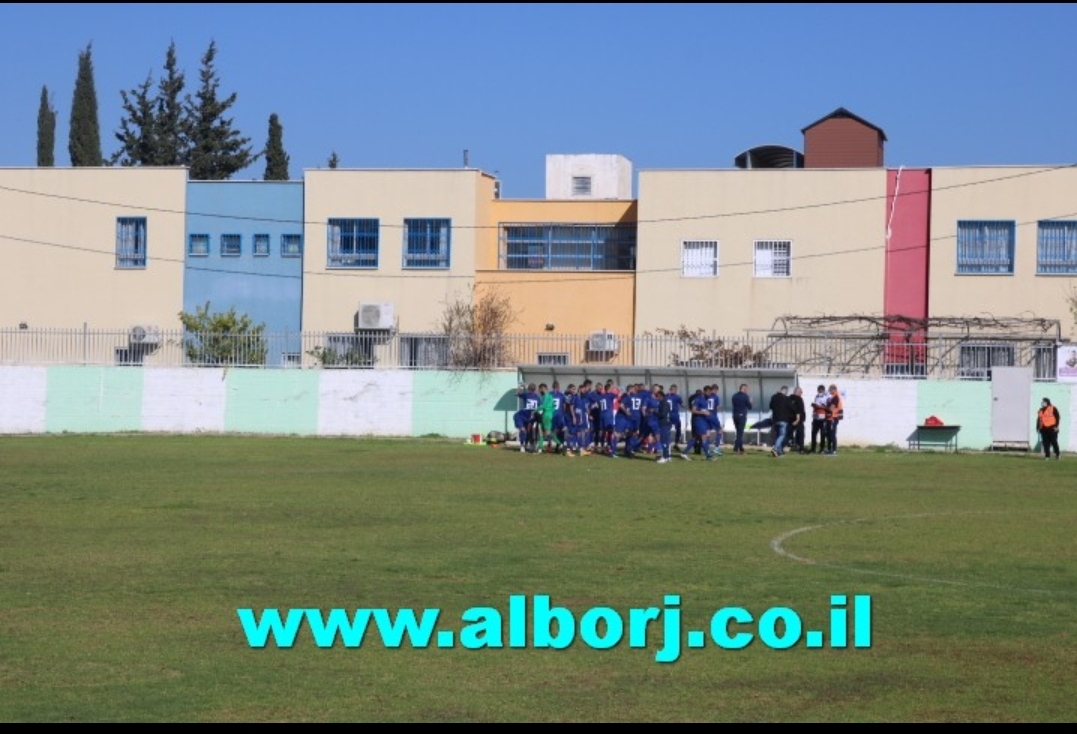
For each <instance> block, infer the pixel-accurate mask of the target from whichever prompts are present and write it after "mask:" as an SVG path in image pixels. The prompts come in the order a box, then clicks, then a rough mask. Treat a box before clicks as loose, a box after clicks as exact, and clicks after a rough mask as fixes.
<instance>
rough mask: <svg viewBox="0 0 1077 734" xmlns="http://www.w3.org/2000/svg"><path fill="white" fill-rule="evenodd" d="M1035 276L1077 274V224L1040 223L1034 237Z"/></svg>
mask: <svg viewBox="0 0 1077 734" xmlns="http://www.w3.org/2000/svg"><path fill="white" fill-rule="evenodd" d="M1036 274H1037V275H1073V274H1077V222H1040V224H1039V228H1038V231H1037V235H1036Z"/></svg>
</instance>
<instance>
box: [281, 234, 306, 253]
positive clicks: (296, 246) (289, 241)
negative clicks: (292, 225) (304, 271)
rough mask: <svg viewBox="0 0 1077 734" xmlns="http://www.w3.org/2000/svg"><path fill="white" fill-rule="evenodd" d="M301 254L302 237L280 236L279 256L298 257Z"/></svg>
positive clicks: (298, 235) (296, 235) (292, 235)
mask: <svg viewBox="0 0 1077 734" xmlns="http://www.w3.org/2000/svg"><path fill="white" fill-rule="evenodd" d="M302 254H303V235H301V234H282V235H281V236H280V256H281V257H300V256H301V255H302Z"/></svg>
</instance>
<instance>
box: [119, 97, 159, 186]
mask: <svg viewBox="0 0 1077 734" xmlns="http://www.w3.org/2000/svg"><path fill="white" fill-rule="evenodd" d="M152 86H153V77H152V76H147V77H146V81H144V82H142V84H140V85H138V86H137V87H135V88H134V89H132V90H131V91H130V92H126V91H122V90H121V91H120V98H121V99H122V100H123V111H124V117H123V118H121V120H120V129H119V130H118V131H117V132H116V140H118V141H119V142H120V149H119V150H118V151H116V152H115V153H114V154H113V155H112V158H111V160H110V161H109V162H110V163H113V164H116V163H119V164H120V165H121V166H153V165H156V164H157V159H158V157H159V156H158V150H157V115H156V109H155V107H156V104H155V102H154V100H153V97H151V96H150V88H151V87H152Z"/></svg>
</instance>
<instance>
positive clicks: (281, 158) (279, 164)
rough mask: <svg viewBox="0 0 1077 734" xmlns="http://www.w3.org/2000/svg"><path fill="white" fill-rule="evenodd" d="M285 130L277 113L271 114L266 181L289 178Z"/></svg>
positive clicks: (266, 153) (267, 143)
mask: <svg viewBox="0 0 1077 734" xmlns="http://www.w3.org/2000/svg"><path fill="white" fill-rule="evenodd" d="M283 137H284V130H283V128H281V125H280V119H279V118H278V117H277V114H276V113H273V114H272V115H270V116H269V140H268V141H267V142H266V150H265V157H266V173H265V180H266V181H287V180H288V160H289V158H288V154H287V153H285V152H284V139H283Z"/></svg>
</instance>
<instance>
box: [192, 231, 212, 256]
mask: <svg viewBox="0 0 1077 734" xmlns="http://www.w3.org/2000/svg"><path fill="white" fill-rule="evenodd" d="M187 254H188V255H190V256H191V257H207V256H209V235H208V234H193V235H191V236H190V237H189V238H188V239H187Z"/></svg>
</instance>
